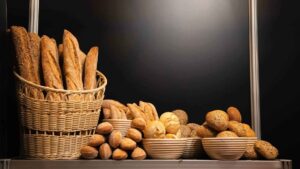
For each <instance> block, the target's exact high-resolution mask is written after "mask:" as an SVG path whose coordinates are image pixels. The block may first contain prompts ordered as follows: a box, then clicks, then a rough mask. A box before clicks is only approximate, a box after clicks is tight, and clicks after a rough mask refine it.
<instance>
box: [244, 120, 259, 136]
mask: <svg viewBox="0 0 300 169" xmlns="http://www.w3.org/2000/svg"><path fill="white" fill-rule="evenodd" d="M242 124H243V127H244V129H245V130H246V134H245V137H256V133H255V132H254V131H253V130H252V129H251V127H250V126H249V125H248V124H245V123H242Z"/></svg>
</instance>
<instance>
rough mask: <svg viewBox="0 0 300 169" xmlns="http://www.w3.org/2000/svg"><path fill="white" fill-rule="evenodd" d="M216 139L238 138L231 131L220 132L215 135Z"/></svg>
mask: <svg viewBox="0 0 300 169" xmlns="http://www.w3.org/2000/svg"><path fill="white" fill-rule="evenodd" d="M217 137H238V136H237V135H236V134H235V133H234V132H232V131H222V132H220V133H219V134H218V135H217Z"/></svg>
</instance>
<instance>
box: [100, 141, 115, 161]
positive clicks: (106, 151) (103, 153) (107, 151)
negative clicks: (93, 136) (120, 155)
mask: <svg viewBox="0 0 300 169" xmlns="http://www.w3.org/2000/svg"><path fill="white" fill-rule="evenodd" d="M111 155H112V151H111V148H110V146H109V144H108V143H104V144H102V145H101V146H100V147H99V156H100V158H101V159H103V160H107V159H109V158H110V157H111Z"/></svg>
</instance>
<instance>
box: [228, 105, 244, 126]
mask: <svg viewBox="0 0 300 169" xmlns="http://www.w3.org/2000/svg"><path fill="white" fill-rule="evenodd" d="M227 113H228V116H229V120H233V121H237V122H240V123H241V122H242V116H241V113H240V111H239V109H237V108H236V107H233V106H231V107H228V109H227Z"/></svg>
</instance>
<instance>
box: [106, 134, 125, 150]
mask: <svg viewBox="0 0 300 169" xmlns="http://www.w3.org/2000/svg"><path fill="white" fill-rule="evenodd" d="M108 142H109V145H110V146H111V147H112V148H117V147H119V145H120V144H121V142H122V133H121V132H120V131H118V130H114V131H113V132H112V133H111V134H110V136H109V138H108Z"/></svg>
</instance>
